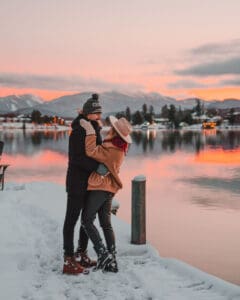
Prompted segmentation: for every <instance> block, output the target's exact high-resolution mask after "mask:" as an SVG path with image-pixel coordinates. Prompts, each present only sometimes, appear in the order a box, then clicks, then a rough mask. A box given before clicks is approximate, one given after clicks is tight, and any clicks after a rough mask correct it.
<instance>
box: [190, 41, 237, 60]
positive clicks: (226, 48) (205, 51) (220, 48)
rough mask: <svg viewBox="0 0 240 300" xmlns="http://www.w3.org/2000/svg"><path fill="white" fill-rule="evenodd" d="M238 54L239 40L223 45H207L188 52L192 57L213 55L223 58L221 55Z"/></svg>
mask: <svg viewBox="0 0 240 300" xmlns="http://www.w3.org/2000/svg"><path fill="white" fill-rule="evenodd" d="M239 52H240V39H234V40H231V41H227V42H223V43H209V44H205V45H202V46H200V47H196V48H193V49H191V50H190V53H191V54H192V55H207V56H209V55H213V56H223V55H226V54H227V55H228V56H229V55H230V56H233V55H238V54H239Z"/></svg>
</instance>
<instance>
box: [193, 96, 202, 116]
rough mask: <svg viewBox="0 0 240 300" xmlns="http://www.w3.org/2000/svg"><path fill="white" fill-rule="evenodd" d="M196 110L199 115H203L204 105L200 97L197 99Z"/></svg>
mask: <svg viewBox="0 0 240 300" xmlns="http://www.w3.org/2000/svg"><path fill="white" fill-rule="evenodd" d="M194 110H195V112H196V113H197V116H198V117H199V116H201V114H202V106H201V101H200V100H199V99H196V106H195V107H194Z"/></svg>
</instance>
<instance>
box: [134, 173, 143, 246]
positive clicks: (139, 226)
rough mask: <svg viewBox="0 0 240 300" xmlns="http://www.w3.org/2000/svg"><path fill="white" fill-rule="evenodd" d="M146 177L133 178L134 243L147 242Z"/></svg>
mask: <svg viewBox="0 0 240 300" xmlns="http://www.w3.org/2000/svg"><path fill="white" fill-rule="evenodd" d="M145 198H146V177H145V176H144V175H139V176H136V177H135V178H134V179H133V180H132V237H131V243H132V244H146V204H145V202H146V201H145Z"/></svg>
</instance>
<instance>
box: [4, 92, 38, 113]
mask: <svg viewBox="0 0 240 300" xmlns="http://www.w3.org/2000/svg"><path fill="white" fill-rule="evenodd" d="M42 103H43V100H42V99H41V98H40V97H37V96H35V95H30V94H27V95H20V96H16V95H11V96H7V97H0V113H1V114H4V113H9V112H15V111H17V110H19V109H22V108H30V109H32V108H33V107H35V106H36V105H39V104H42Z"/></svg>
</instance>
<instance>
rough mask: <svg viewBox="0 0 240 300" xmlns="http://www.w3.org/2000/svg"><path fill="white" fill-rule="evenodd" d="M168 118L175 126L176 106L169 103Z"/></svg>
mask: <svg viewBox="0 0 240 300" xmlns="http://www.w3.org/2000/svg"><path fill="white" fill-rule="evenodd" d="M168 118H169V121H170V122H171V123H172V125H173V124H174V126H175V120H176V107H175V105H173V104H171V105H170V109H169V115H168Z"/></svg>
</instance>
